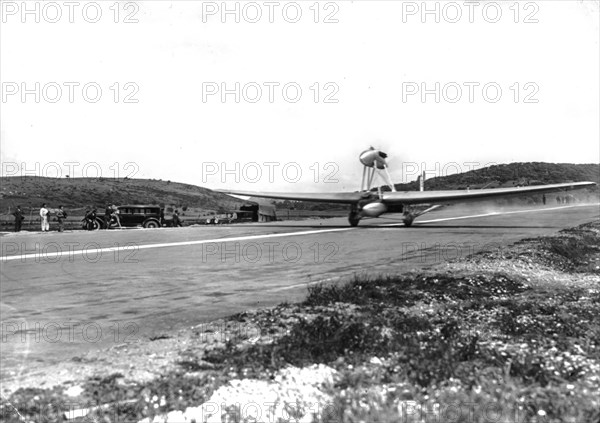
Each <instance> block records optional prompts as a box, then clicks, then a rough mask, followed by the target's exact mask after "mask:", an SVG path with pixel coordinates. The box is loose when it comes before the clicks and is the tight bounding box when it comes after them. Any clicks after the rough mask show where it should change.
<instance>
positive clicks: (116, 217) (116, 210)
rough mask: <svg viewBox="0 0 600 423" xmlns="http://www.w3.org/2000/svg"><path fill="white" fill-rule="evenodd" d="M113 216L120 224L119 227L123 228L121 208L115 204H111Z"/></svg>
mask: <svg viewBox="0 0 600 423" xmlns="http://www.w3.org/2000/svg"><path fill="white" fill-rule="evenodd" d="M111 210H112V213H111V215H110V216H111V218H113V217H114V218H115V220H116V221H117V225H119V229H123V228H122V227H121V219H120V218H119V208H118V207H117V206H115V205H114V204H113V205H112V206H111Z"/></svg>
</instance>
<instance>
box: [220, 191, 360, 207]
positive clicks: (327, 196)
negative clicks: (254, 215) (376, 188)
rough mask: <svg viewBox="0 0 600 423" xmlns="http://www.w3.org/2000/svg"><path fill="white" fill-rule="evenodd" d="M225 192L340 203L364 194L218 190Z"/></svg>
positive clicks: (353, 200) (350, 201) (348, 201)
mask: <svg viewBox="0 0 600 423" xmlns="http://www.w3.org/2000/svg"><path fill="white" fill-rule="evenodd" d="M216 191H217V192H221V193H223V194H233V195H243V196H248V197H260V198H275V199H279V200H293V201H312V202H319V203H340V204H355V203H357V202H358V201H359V200H360V199H361V198H363V194H361V193H360V192H310V193H300V192H296V193H293V192H292V193H290V192H252V191H237V190H222V189H219V190H216Z"/></svg>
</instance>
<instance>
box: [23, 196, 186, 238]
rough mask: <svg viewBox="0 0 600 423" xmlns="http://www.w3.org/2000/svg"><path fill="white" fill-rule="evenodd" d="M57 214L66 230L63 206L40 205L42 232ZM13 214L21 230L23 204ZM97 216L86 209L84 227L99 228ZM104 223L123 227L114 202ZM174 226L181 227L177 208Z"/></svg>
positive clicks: (47, 228)
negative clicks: (52, 208)
mask: <svg viewBox="0 0 600 423" xmlns="http://www.w3.org/2000/svg"><path fill="white" fill-rule="evenodd" d="M53 214H54V215H55V216H56V220H57V222H58V232H63V231H64V230H65V225H64V222H65V220H66V218H67V212H66V211H65V210H64V209H63V206H58V209H55V210H51V209H50V208H49V207H48V206H47V204H46V203H44V204H42V207H40V212H39V215H40V224H41V230H42V232H48V231H50V217H51V215H53ZM13 216H14V217H15V232H20V231H21V226H22V225H23V221H24V220H25V214H24V213H23V210H22V209H21V206H17V208H16V210H15V211H14V212H13ZM97 217H98V210H97V209H95V208H94V209H91V210H89V209H88V210H86V212H85V216H84V218H83V220H84V227H85V229H87V230H88V231H93V230H94V229H97V225H98V222H97ZM104 223H105V229H109V228H110V227H111V226H113V227H114V226H115V225H116V226H118V227H119V229H122V226H121V219H120V218H119V208H118V207H117V206H115V205H114V204H110V205H107V206H106V209H105V210H104ZM173 226H174V227H181V226H183V225H182V221H181V219H180V217H179V211H178V210H175V211H174V212H173Z"/></svg>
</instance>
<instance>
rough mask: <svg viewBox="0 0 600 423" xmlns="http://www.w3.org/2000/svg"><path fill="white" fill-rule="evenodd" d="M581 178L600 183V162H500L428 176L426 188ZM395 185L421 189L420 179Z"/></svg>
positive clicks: (581, 179)
mask: <svg viewBox="0 0 600 423" xmlns="http://www.w3.org/2000/svg"><path fill="white" fill-rule="evenodd" d="M579 181H592V182H596V183H600V165H599V164H571V163H542V162H529V163H510V164H500V165H494V166H490V167H485V168H482V169H476V170H472V171H469V172H465V173H458V174H455V175H448V176H438V177H432V178H431V179H429V177H428V179H427V180H426V182H425V189H426V190H428V191H429V190H444V189H465V188H466V187H467V186H469V187H470V188H483V187H484V186H486V188H498V187H510V186H515V185H544V184H557V183H561V182H579ZM395 187H396V189H397V190H399V191H413V190H418V189H419V185H418V183H417V182H416V181H414V182H409V183H405V184H396V185H395Z"/></svg>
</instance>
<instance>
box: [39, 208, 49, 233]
mask: <svg viewBox="0 0 600 423" xmlns="http://www.w3.org/2000/svg"><path fill="white" fill-rule="evenodd" d="M49 215H50V211H49V210H48V209H47V208H46V203H44V204H42V207H41V208H40V218H41V221H42V232H47V231H49V230H50V223H49V222H48V218H49V217H50V216H49Z"/></svg>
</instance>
